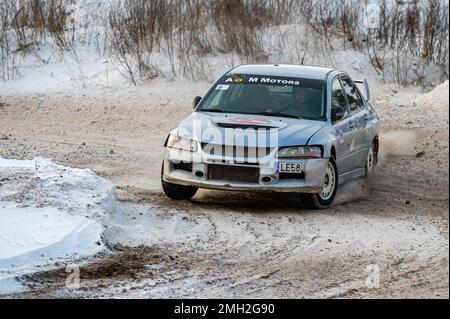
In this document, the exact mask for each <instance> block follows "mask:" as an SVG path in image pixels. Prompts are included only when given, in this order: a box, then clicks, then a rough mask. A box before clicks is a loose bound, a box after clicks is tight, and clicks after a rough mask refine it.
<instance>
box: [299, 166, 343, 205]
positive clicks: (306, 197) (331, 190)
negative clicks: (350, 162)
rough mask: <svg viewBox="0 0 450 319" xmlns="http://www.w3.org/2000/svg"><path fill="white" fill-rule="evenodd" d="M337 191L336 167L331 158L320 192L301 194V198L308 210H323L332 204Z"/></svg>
mask: <svg viewBox="0 0 450 319" xmlns="http://www.w3.org/2000/svg"><path fill="white" fill-rule="evenodd" d="M337 189H338V173H337V166H336V161H335V160H334V158H333V157H331V158H330V161H329V162H328V164H327V167H326V169H325V180H324V186H323V189H322V191H321V192H320V193H318V194H301V198H302V200H303V203H304V204H305V205H306V206H307V207H308V208H312V209H325V208H328V207H329V206H330V205H331V203H332V202H333V200H334V197H335V196H336V192H337Z"/></svg>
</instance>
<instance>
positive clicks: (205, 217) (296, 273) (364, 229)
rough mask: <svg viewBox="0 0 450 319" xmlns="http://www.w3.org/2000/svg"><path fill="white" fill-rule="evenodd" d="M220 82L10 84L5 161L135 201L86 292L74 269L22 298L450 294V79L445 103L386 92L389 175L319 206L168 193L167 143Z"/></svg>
mask: <svg viewBox="0 0 450 319" xmlns="http://www.w3.org/2000/svg"><path fill="white" fill-rule="evenodd" d="M206 87H207V84H203V83H199V84H194V85H190V86H186V85H184V84H183V83H177V82H173V83H163V82H161V83H157V84H155V85H149V86H146V87H142V86H141V87H138V88H129V89H120V90H110V89H95V90H94V89H82V90H80V91H76V92H52V93H50V94H48V95H42V94H20V93H14V94H12V93H10V94H2V93H1V91H0V155H1V156H3V157H5V158H14V159H31V158H33V157H35V156H44V157H48V158H52V159H53V160H54V161H55V162H56V163H59V164H62V165H67V166H70V167H79V168H85V167H89V168H91V169H92V170H93V171H94V172H95V173H96V174H98V175H100V176H101V177H104V178H106V179H108V180H110V181H112V182H113V183H114V184H115V186H116V188H117V191H118V197H119V199H120V200H121V204H120V205H119V209H117V211H116V213H115V214H114V215H112V216H110V218H109V220H108V221H107V224H106V225H107V229H106V231H105V233H104V235H103V236H104V238H103V240H104V242H105V244H106V245H107V246H108V247H110V249H111V252H112V253H111V254H108V255H106V256H105V255H101V256H97V258H96V259H95V260H94V261H92V262H89V263H86V264H84V265H82V268H81V269H82V270H81V280H82V287H81V289H75V290H73V289H68V288H66V287H65V279H66V276H67V273H66V272H65V268H64V269H63V268H61V269H55V270H52V271H47V272H43V273H39V274H35V275H31V276H28V277H26V278H22V280H23V281H24V282H25V283H27V284H28V285H29V287H30V288H31V290H30V291H29V292H27V293H24V294H21V295H16V296H11V297H33V298H35V297H38V298H40V297H135V298H148V297H151V298H162V297H166V298H172V297H225V298H227V297H250V298H259V297H266V298H271V297H281V298H284V297H286V298H287V297H289V298H304V297H307V298H308V297H310V298H311V297H313V298H315V297H317V298H377V297H383V298H392V297H394V298H428V297H431V298H448V296H449V295H448V284H449V275H448V271H449V269H448V262H449V260H448V258H449V251H448V238H449V237H448V209H449V207H448V206H449V188H448V187H449V170H448V155H449V149H448V145H449V144H448V143H449V137H448V82H447V88H446V91H445V90H444V91H442V92H444V93H442V92H441V91H439V92H438V93H439V95H442V94H444V96H443V97H442V98H439V99H438V100H439V101H441V100H445V101H447V104H446V105H445V104H444V105H443V106H441V105H440V104H439V105H438V102H437V100H436V94H435V95H434V96H433V95H432V96H428V97H427V96H425V97H423V94H421V92H420V91H419V89H417V88H411V89H407V90H403V89H399V88H395V87H393V86H389V85H385V86H380V87H378V88H376V89H375V90H374V92H373V95H374V96H375V100H374V106H375V108H376V109H377V111H378V113H379V115H380V117H381V119H382V129H383V132H382V137H381V147H382V152H383V153H382V156H381V159H380V165H379V167H378V170H377V174H376V176H375V177H374V178H373V179H371V180H369V181H362V180H361V181H356V182H352V183H349V184H346V185H345V186H344V187H343V188H342V189H341V190H340V191H339V193H338V197H337V201H336V204H335V205H334V206H333V207H332V208H330V209H328V210H325V211H319V212H318V211H310V210H307V209H305V208H304V207H303V206H302V203H301V202H300V200H299V199H298V198H297V196H295V195H290V194H288V195H279V194H271V195H267V194H266V195H259V194H248V193H240V192H237V193H235V192H217V191H200V192H199V194H198V195H196V196H195V198H194V199H193V200H192V201H191V202H173V201H170V200H168V199H167V198H166V197H165V196H164V195H163V194H162V191H161V189H160V185H159V184H160V182H159V168H160V163H161V159H162V145H163V143H164V139H165V138H166V136H167V133H168V132H169V131H170V130H171V129H172V128H173V127H175V126H176V125H177V123H178V122H179V121H181V120H182V119H183V118H184V117H185V116H186V115H188V114H189V113H190V112H191V109H190V101H191V100H192V98H193V97H194V96H195V95H197V93H201V92H203V91H204V90H205V89H206ZM174 88H176V89H177V90H176V91H177V93H176V94H173V89H174ZM444 89H445V88H444ZM99 92H100V93H99ZM445 92H446V94H447V96H445ZM427 103H432V105H433V107H428V106H427ZM374 274H375V275H376V274H379V279H380V280H379V285H377V287H373V286H371V280H372V279H373V278H376V277H373V275H374Z"/></svg>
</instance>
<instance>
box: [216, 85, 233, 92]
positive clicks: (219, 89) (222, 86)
mask: <svg viewBox="0 0 450 319" xmlns="http://www.w3.org/2000/svg"><path fill="white" fill-rule="evenodd" d="M229 88H230V86H229V85H228V84H219V85H218V86H216V90H218V91H226V90H228V89H229Z"/></svg>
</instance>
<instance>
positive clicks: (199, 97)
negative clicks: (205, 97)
mask: <svg viewBox="0 0 450 319" xmlns="http://www.w3.org/2000/svg"><path fill="white" fill-rule="evenodd" d="M201 100H202V97H201V96H196V97H194V102H192V108H193V109H195V108H196V107H197V105H198V103H200V101H201Z"/></svg>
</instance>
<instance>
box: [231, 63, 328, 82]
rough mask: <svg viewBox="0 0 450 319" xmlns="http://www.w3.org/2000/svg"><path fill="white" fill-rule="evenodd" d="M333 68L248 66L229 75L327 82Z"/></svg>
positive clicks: (282, 65) (276, 65)
mask: <svg viewBox="0 0 450 319" xmlns="http://www.w3.org/2000/svg"><path fill="white" fill-rule="evenodd" d="M333 71H335V70H334V69H331V68H325V67H318V66H305V65H291V64H246V65H241V66H238V67H236V68H234V69H232V70H230V71H229V72H228V74H251V75H266V76H282V77H293V78H303V79H311V80H326V78H327V76H328V74H329V73H331V72H333Z"/></svg>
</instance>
